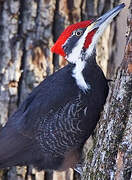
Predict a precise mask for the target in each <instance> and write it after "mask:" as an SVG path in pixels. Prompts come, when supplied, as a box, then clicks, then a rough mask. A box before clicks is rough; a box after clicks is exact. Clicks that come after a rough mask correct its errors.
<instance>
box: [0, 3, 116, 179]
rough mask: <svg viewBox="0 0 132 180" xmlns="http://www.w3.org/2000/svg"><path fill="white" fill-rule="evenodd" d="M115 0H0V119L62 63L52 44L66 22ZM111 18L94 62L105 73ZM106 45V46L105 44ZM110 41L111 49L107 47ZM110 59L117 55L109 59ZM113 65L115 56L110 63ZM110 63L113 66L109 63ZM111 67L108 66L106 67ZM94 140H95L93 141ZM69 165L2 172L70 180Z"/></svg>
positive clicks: (98, 10) (1, 176) (104, 8)
mask: <svg viewBox="0 0 132 180" xmlns="http://www.w3.org/2000/svg"><path fill="white" fill-rule="evenodd" d="M118 2H119V0H116V1H114V2H113V1H112V0H110V1H106V0H102V1H99V0H78V1H75V0H38V1H36V0H4V1H3V0H1V1H0V55H1V56H0V109H1V113H0V123H1V124H2V126H3V125H4V124H5V123H6V121H7V120H8V116H9V115H10V114H12V113H13V112H14V111H15V110H16V108H17V107H18V106H19V104H20V103H21V102H22V101H23V100H24V99H25V97H27V95H28V94H29V93H30V92H31V91H32V88H34V87H35V86H37V85H38V84H39V83H40V82H41V81H42V80H43V79H44V78H45V77H46V76H48V75H50V74H51V73H53V72H54V71H56V70H57V69H59V68H60V67H63V66H64V65H65V64H66V61H65V60H64V59H63V58H62V57H59V56H58V55H52V54H51V52H50V48H51V46H52V45H53V42H55V41H56V40H57V38H58V37H59V35H60V33H61V32H62V31H63V30H64V28H65V27H66V26H68V25H69V24H72V23H75V22H78V21H80V20H87V19H89V18H93V19H94V18H96V17H97V16H100V15H101V14H103V13H104V12H106V11H107V10H108V9H110V8H112V7H113V6H115V5H117V3H118ZM114 24H115V23H113V25H112V27H113V28H112V29H111V28H110V27H108V28H107V30H106V31H105V33H104V36H103V37H102V38H101V40H100V42H99V45H98V49H97V52H98V63H99V64H101V65H102V67H103V69H104V72H105V74H106V73H107V72H108V71H109V73H110V72H112V71H111V70H108V69H107V65H108V64H109V63H108V60H109V57H111V56H112V57H113V56H114V55H112V53H113V52H114V50H115V48H116V39H115V37H114V35H113V36H110V34H111V33H112V31H114V32H115V31H116V24H115V25H114ZM108 45H109V46H108ZM110 46H112V47H113V48H112V51H110ZM112 59H113V60H114V59H115V58H112ZM111 64H112V65H113V67H115V65H114V63H113V61H112V63H111ZM110 67H111V65H110ZM109 69H110V68H109ZM92 143H93V142H92ZM76 176H78V174H76V173H74V172H73V170H69V171H67V172H62V173H58V172H53V173H52V172H44V171H41V172H38V171H37V170H35V169H34V168H32V167H21V168H20V167H13V168H10V169H6V170H4V171H0V179H7V180H15V179H22V180H30V179H32V180H34V179H36V180H40V179H45V180H59V179H60V180H73V179H75V178H76V179H78V178H79V177H76Z"/></svg>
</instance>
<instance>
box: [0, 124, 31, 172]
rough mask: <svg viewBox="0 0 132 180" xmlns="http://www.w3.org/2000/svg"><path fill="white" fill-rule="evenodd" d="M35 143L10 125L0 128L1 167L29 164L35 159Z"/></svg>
mask: <svg viewBox="0 0 132 180" xmlns="http://www.w3.org/2000/svg"><path fill="white" fill-rule="evenodd" d="M32 148H33V143H32V140H30V138H27V137H26V136H22V135H21V134H20V133H18V132H17V130H16V129H15V128H13V127H11V126H10V125H7V126H5V127H4V128H2V129H0V168H6V167H11V166H16V165H28V164H29V163H31V161H32V160H33V153H32Z"/></svg>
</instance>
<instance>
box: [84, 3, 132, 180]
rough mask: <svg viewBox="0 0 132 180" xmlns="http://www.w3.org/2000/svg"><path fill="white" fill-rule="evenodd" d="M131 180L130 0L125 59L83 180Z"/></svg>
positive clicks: (89, 154) (86, 162)
mask: <svg viewBox="0 0 132 180" xmlns="http://www.w3.org/2000/svg"><path fill="white" fill-rule="evenodd" d="M86 179H87V180H106V179H108V180H130V179H132V1H131V3H130V14H129V17H128V37H127V41H126V47H125V53H124V58H123V60H122V63H121V65H120V67H119V68H118V70H117V73H116V77H115V80H114V82H113V83H112V84H111V86H110V93H109V97H108V99H107V103H106V105H105V108H104V112H103V113H102V116H101V119H100V121H99V123H98V126H97V128H96V132H95V135H94V141H93V147H92V148H91V149H90V150H89V152H88V153H87V154H86V156H85V162H84V174H83V177H82V180H86Z"/></svg>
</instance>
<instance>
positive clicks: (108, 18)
mask: <svg viewBox="0 0 132 180" xmlns="http://www.w3.org/2000/svg"><path fill="white" fill-rule="evenodd" d="M124 7H125V4H124V3H122V4H120V5H118V6H117V7H115V8H113V9H111V10H110V11H108V12H106V13H105V14H104V15H102V16H101V17H99V18H98V19H97V20H96V21H94V22H93V23H92V24H91V25H90V26H88V27H87V29H86V30H85V33H86V34H88V33H89V32H91V31H93V30H96V33H95V35H94V36H93V39H92V43H91V44H90V45H89V47H88V49H87V50H86V57H89V56H90V55H91V54H92V53H93V49H94V48H95V46H96V44H97V42H98V39H99V38H100V36H101V35H102V34H103V32H104V30H105V29H106V27H107V26H108V25H109V24H110V23H111V22H112V20H113V18H114V17H115V16H116V15H117V14H118V13H119V12H120V11H121V10H122V9H123V8H124Z"/></svg>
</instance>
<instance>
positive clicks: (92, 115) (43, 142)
mask: <svg viewBox="0 0 132 180" xmlns="http://www.w3.org/2000/svg"><path fill="white" fill-rule="evenodd" d="M124 6H125V5H124V3H123V4H120V5H119V6H117V7H115V8H114V9H112V10H110V11H109V12H107V13H106V14H104V15H103V16H101V17H100V18H98V19H97V20H96V21H94V22H92V21H83V22H80V23H76V24H73V25H70V26H69V27H67V28H66V29H65V30H64V32H63V33H62V34H61V35H60V37H59V39H58V40H57V42H56V43H55V45H54V46H53V48H52V52H54V53H58V54H60V55H62V56H64V57H65V59H66V60H67V61H69V64H68V65H66V66H65V67H64V68H62V69H60V70H58V71H57V72H55V73H54V74H53V75H51V76H49V77H47V78H46V79H45V80H44V81H43V82H42V83H41V84H40V85H39V86H38V87H36V88H35V89H34V90H33V91H32V93H31V94H30V95H29V96H28V97H27V98H26V100H25V101H24V102H23V103H22V104H21V105H20V107H19V108H18V109H17V111H16V112H15V113H14V114H13V115H12V116H11V117H10V118H9V120H8V122H7V124H6V125H5V127H3V128H2V129H1V130H0V168H5V167H11V166H16V165H19V166H22V165H34V166H35V167H37V168H39V169H50V170H66V169H68V168H70V167H72V168H73V167H74V166H75V165H76V163H78V162H79V160H80V156H81V152H82V148H83V145H84V143H85V141H86V140H87V138H88V137H89V136H90V135H91V133H92V132H93V130H94V128H95V127H96V124H97V122H98V120H99V117H100V112H101V111H102V110H103V106H104V104H105V101H106V98H107V95H108V89H109V88H108V83H107V79H106V78H105V76H104V74H103V72H102V70H101V69H100V67H99V66H98V65H97V64H96V56H95V46H96V44H97V42H98V39H99V37H100V36H101V35H102V33H103V31H104V29H105V28H106V27H107V26H108V25H109V24H110V22H111V21H112V20H113V18H114V17H115V16H116V15H117V14H118V13H119V12H120V10H121V9H122V8H124Z"/></svg>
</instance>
